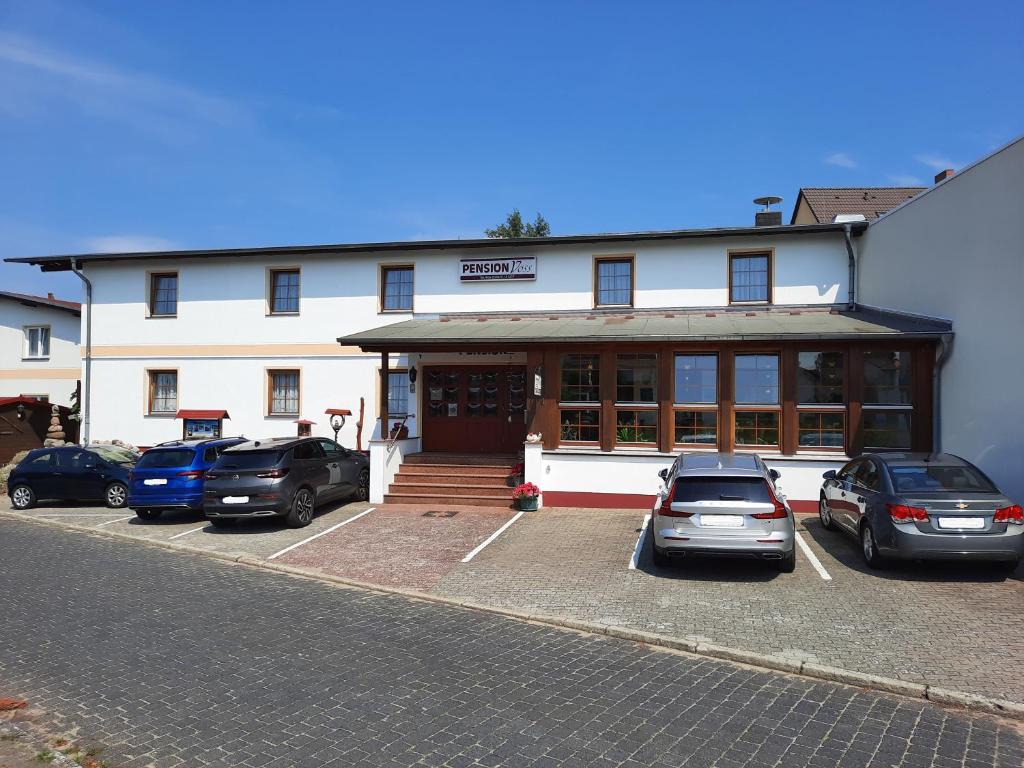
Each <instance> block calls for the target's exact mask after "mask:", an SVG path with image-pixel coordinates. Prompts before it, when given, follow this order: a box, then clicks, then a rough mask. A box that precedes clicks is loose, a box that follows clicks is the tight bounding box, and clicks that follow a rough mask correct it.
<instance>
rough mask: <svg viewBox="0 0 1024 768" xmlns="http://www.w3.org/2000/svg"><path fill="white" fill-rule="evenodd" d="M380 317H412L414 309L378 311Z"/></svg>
mask: <svg viewBox="0 0 1024 768" xmlns="http://www.w3.org/2000/svg"><path fill="white" fill-rule="evenodd" d="M377 314H378V315H411V314H413V310H412V307H409V308H408V309H378V310H377Z"/></svg>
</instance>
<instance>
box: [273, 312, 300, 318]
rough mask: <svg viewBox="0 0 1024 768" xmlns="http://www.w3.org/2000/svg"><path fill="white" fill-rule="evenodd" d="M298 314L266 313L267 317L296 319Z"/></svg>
mask: <svg viewBox="0 0 1024 768" xmlns="http://www.w3.org/2000/svg"><path fill="white" fill-rule="evenodd" d="M299 314H300V313H299V312H267V317H298V316H299Z"/></svg>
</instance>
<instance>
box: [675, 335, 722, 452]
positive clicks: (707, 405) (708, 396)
mask: <svg viewBox="0 0 1024 768" xmlns="http://www.w3.org/2000/svg"><path fill="white" fill-rule="evenodd" d="M672 403H673V416H672V420H673V430H674V434H673V444H674V445H678V446H697V447H701V448H714V447H715V446H717V445H718V354H717V353H716V352H697V353H693V354H690V353H676V355H675V366H674V379H673V393H672Z"/></svg>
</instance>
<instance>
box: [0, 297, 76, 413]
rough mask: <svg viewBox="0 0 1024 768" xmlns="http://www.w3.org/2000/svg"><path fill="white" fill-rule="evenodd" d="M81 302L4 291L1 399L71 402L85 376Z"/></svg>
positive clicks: (0, 304)
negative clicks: (16, 398) (80, 348)
mask: <svg viewBox="0 0 1024 768" xmlns="http://www.w3.org/2000/svg"><path fill="white" fill-rule="evenodd" d="M81 315H82V308H81V305H80V304H78V303H77V302H73V301H62V300H60V299H55V298H54V297H53V294H52V293H51V294H49V295H48V296H30V295H26V294H21V293H10V292H9V291H0V398H5V397H28V398H35V399H45V400H48V401H50V402H52V403H56V404H58V405H65V406H66V405H70V404H71V396H72V394H73V393H74V392H75V389H76V387H77V386H78V381H79V380H80V379H81V377H82V373H81V372H82V358H81V353H80V351H79V338H80V335H81Z"/></svg>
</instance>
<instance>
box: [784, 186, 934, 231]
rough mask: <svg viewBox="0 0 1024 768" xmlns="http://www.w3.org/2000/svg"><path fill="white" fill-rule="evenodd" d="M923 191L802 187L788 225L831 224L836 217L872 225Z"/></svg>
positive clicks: (913, 189)
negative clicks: (856, 217)
mask: <svg viewBox="0 0 1024 768" xmlns="http://www.w3.org/2000/svg"><path fill="white" fill-rule="evenodd" d="M925 189H927V187H803V188H801V190H800V193H799V194H798V195H797V198H796V205H794V206H793V216H792V218H790V220H789V223H790V224H831V223H832V222H834V221H835V220H836V216H839V215H847V216H849V215H858V214H859V215H861V216H863V217H864V218H865V219H866V220H867V221H871V220H873V219H877V218H878V217H879V216H881V215H882V214H883V213H885V212H886V211H889V210H892V209H893V208H895V207H896V206H897V205H902V204H903V203H905V202H907V200H909V199H910V198H912V197H914V196H915V195H918V194H920V193H921V192H924V190H925Z"/></svg>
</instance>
